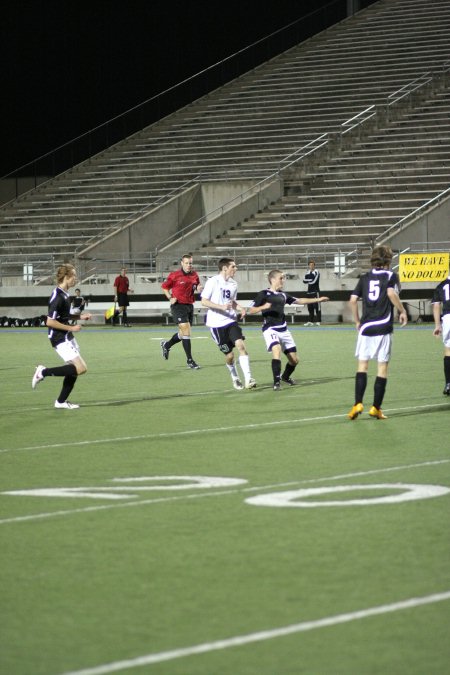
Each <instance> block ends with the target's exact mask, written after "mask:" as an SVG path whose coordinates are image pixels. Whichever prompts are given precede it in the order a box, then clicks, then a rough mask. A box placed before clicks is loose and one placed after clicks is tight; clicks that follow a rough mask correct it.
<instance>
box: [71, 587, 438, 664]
mask: <svg viewBox="0 0 450 675" xmlns="http://www.w3.org/2000/svg"><path fill="white" fill-rule="evenodd" d="M445 600H450V591H444V592H442V593H434V594H432V595H426V596H424V597H420V598H409V599H408V600H401V601H400V602H393V603H391V604H389V605H379V606H378V607H368V608H367V609H361V610H358V611H356V612H348V613H346V614H336V615H335V616H328V617H324V618H323V619H317V620H314V621H302V622H301V623H294V624H291V625H290V626H282V627H281V628H273V629H271V630H263V631H258V632H256V633H248V634H247V635H236V636H235V637H231V638H226V639H223V640H215V641H214V642H204V643H202V644H198V645H192V646H191V647H182V648H179V649H172V650H170V651H166V652H156V653H154V654H146V655H144V656H138V657H136V658H134V659H127V660H125V661H115V662H113V663H106V664H104V665H101V666H96V667H94V668H84V669H83V670H73V671H70V672H66V673H64V674H63V675H106V673H114V672H118V671H120V670H125V669H127V668H138V667H140V666H149V665H152V664H154V663H161V662H162V661H173V660H174V659H181V658H184V657H188V656H196V655H198V654H208V653H209V652H214V651H219V650H221V649H230V648H233V647H242V646H244V645H248V644H252V643H254V642H265V641H266V640H273V639H275V638H280V637H286V636H288V635H296V634H297V633H306V632H307V631H310V630H316V629H317V628H328V627H330V626H338V625H341V624H344V623H349V622H351V621H359V620H361V619H367V618H369V617H372V616H382V615H383V614H390V613H393V612H400V611H402V610H405V609H414V608H415V607H421V606H423V605H431V604H433V603H436V602H443V601H445Z"/></svg>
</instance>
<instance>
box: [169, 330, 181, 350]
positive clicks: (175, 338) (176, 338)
mask: <svg viewBox="0 0 450 675" xmlns="http://www.w3.org/2000/svg"><path fill="white" fill-rule="evenodd" d="M177 342H181V338H180V337H179V335H178V333H174V334H173V335H172V337H171V338H170V340H167V342H166V347H167V349H170V348H171V347H173V346H174V345H176V344H177Z"/></svg>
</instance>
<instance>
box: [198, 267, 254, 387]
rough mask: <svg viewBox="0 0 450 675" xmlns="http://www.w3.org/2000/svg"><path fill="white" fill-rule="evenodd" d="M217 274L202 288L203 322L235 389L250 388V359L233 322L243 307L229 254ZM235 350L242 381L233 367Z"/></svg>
mask: <svg viewBox="0 0 450 675" xmlns="http://www.w3.org/2000/svg"><path fill="white" fill-rule="evenodd" d="M218 266H219V274H217V275H216V276H214V277H210V278H209V279H208V280H207V281H206V283H205V287H204V289H203V291H202V296H201V298H202V305H203V306H204V307H207V309H208V311H207V313H206V325H207V326H208V328H209V330H210V332H211V336H212V338H213V340H214V342H215V343H216V345H217V346H218V347H219V349H220V351H221V352H222V353H223V354H224V356H225V365H226V367H227V368H228V371H229V373H230V375H231V379H232V381H233V387H234V388H235V389H244V386H245V388H246V389H253V388H254V387H256V382H255V380H254V379H253V377H252V374H251V372H250V360H249V357H248V353H247V350H246V349H245V342H244V340H245V338H244V336H243V334H242V330H241V327H240V326H239V324H238V322H237V312H239V313H240V314H241V316H245V309H244V307H242V306H241V305H239V303H238V302H237V299H236V297H237V283H236V281H235V280H234V275H235V274H236V270H237V265H236V263H235V261H234V260H233V259H232V258H221V259H220V260H219V263H218ZM235 347H236V349H237V350H238V352H239V365H240V367H241V370H242V372H243V374H244V384H242V381H241V379H240V377H239V375H238V372H237V370H236V363H235V360H234V351H233V350H234V348H235Z"/></svg>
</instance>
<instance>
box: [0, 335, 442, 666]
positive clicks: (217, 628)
mask: <svg viewBox="0 0 450 675" xmlns="http://www.w3.org/2000/svg"><path fill="white" fill-rule="evenodd" d="M171 332H173V330H171V329H169V330H168V329H166V328H162V327H153V328H144V327H143V328H136V329H135V328H132V329H125V328H116V329H110V328H107V327H102V328H97V329H96V328H94V327H89V328H86V329H85V330H83V331H81V333H79V335H78V338H77V339H78V341H79V343H80V346H81V351H82V354H83V356H84V358H85V360H86V361H87V363H88V367H89V372H88V373H87V374H86V375H85V376H83V377H81V378H79V381H78V383H77V385H76V388H75V390H74V392H73V394H72V396H71V400H72V401H73V402H76V403H79V404H80V405H81V407H80V409H79V410H73V411H70V410H55V409H54V408H53V403H54V400H55V398H56V396H57V394H58V393H59V389H60V386H61V379H60V378H48V379H46V380H45V381H44V382H43V383H41V384H39V385H38V387H37V389H36V390H35V391H32V389H31V377H32V375H33V373H34V368H35V366H36V365H37V364H39V363H43V364H45V365H47V366H50V365H60V364H61V363H62V362H61V361H60V360H59V357H58V356H57V355H56V353H55V352H54V351H53V350H52V349H51V348H50V346H49V345H48V341H47V338H46V331H45V329H16V330H13V329H2V330H1V332H0V344H1V357H0V359H1V360H0V368H1V401H2V415H1V420H2V421H1V440H0V466H1V471H0V504H1V508H0V552H1V554H0V555H1V582H0V599H1V600H0V603H1V608H0V610H1V611H0V617H1V618H0V622H1V627H0V628H1V631H0V633H1V637H0V642H1V644H0V672H1V673H2V675H62V674H63V673H72V674H74V673H76V674H77V675H81V674H83V675H100V673H113V672H120V673H123V674H124V673H125V674H129V673H130V674H131V673H136V674H137V673H149V674H151V675H375V674H376V675H387V674H389V675H438V674H439V675H444V674H448V673H449V672H450V665H449V664H450V647H449V644H450V642H449V639H448V636H449V615H450V613H449V608H450V565H449V559H450V557H449V553H450V546H449V541H450V537H449V514H450V508H449V504H450V494H449V493H448V492H446V491H445V490H443V489H441V490H438V487H439V486H441V488H447V490H448V489H449V488H450V443H449V431H450V401H449V400H448V398H446V397H444V396H443V395H442V390H443V385H444V381H443V368H442V354H443V349H442V342H441V341H440V340H437V339H435V338H433V336H432V327H431V326H424V325H422V326H408V327H407V328H405V329H399V328H397V329H396V332H395V336H394V353H393V359H392V364H391V368H390V378H389V381H388V387H387V391H386V396H385V401H384V405H383V409H384V411H385V413H386V414H387V415H388V416H389V419H387V420H373V419H370V418H369V416H368V414H367V413H366V412H365V413H364V414H363V415H362V416H361V417H360V418H359V419H357V420H355V421H353V422H351V421H349V420H348V419H347V417H346V413H347V412H348V409H349V408H350V406H351V405H352V403H353V391H354V371H355V359H354V356H353V353H354V346H355V340H356V332H355V331H354V330H353V329H352V328H350V327H347V326H336V327H333V326H323V327H321V328H311V329H305V328H297V327H295V328H294V329H293V333H294V337H295V339H296V342H297V346H298V351H299V355H300V359H301V362H300V366H299V368H298V369H297V371H296V378H297V380H298V382H299V385H298V386H297V387H293V388H284V389H283V390H282V391H281V392H279V393H278V392H273V391H272V387H271V370H270V358H269V356H268V354H267V353H266V352H265V347H264V342H263V339H262V337H261V333H260V330H259V329H258V328H257V327H256V326H253V325H252V326H248V327H245V328H244V332H245V334H246V338H247V345H248V351H249V353H250V358H251V364H252V370H253V375H254V377H255V378H256V379H257V381H258V387H257V389H255V390H250V391H241V392H239V391H235V390H234V389H233V388H232V387H231V380H230V378H229V375H228V372H227V371H226V369H225V366H224V359H223V355H222V354H220V352H219V351H218V350H217V348H216V346H215V345H214V344H213V342H212V340H211V339H210V338H209V335H208V333H207V331H206V329H204V328H195V329H194V338H195V339H194V340H193V354H194V358H195V359H196V360H197V361H198V362H199V363H200V364H201V366H202V369H201V370H199V371H191V370H188V369H187V368H186V365H185V359H184V352H183V351H182V349H181V346H180V345H178V346H177V347H176V348H174V349H173V350H172V352H171V355H170V359H169V361H168V362H165V361H163V359H162V358H161V355H160V347H159V341H160V339H161V338H162V337H169V335H170V334H171ZM371 366H372V368H371V371H370V375H369V385H368V389H367V392H366V399H365V405H366V410H368V408H369V406H370V404H371V403H372V391H373V380H374V367H375V364H371ZM224 479H227V480H224ZM231 479H233V480H231ZM413 485H414V486H420V487H416V488H413V487H411V486H413ZM338 487H339V488H341V490H340V491H339V492H337V491H336V490H335V488H338ZM318 488H323V490H321V491H320V492H318V491H317V490H318ZM307 489H308V490H311V489H314V490H315V491H314V492H307V493H299V491H300V490H307ZM30 491H34V492H30ZM12 493H14V494H12ZM263 496H265V497H266V499H265V501H264V503H262V504H261V503H260V500H261V499H262V497H263ZM408 497H411V499H407V498H408Z"/></svg>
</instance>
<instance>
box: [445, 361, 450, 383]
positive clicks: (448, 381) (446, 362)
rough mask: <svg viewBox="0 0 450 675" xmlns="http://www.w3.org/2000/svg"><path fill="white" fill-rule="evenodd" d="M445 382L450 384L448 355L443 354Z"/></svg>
mask: <svg viewBox="0 0 450 675" xmlns="http://www.w3.org/2000/svg"><path fill="white" fill-rule="evenodd" d="M444 376H445V384H450V356H444Z"/></svg>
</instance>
